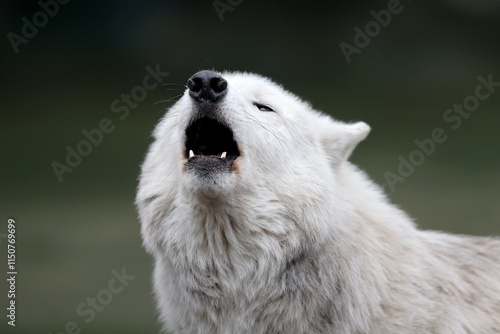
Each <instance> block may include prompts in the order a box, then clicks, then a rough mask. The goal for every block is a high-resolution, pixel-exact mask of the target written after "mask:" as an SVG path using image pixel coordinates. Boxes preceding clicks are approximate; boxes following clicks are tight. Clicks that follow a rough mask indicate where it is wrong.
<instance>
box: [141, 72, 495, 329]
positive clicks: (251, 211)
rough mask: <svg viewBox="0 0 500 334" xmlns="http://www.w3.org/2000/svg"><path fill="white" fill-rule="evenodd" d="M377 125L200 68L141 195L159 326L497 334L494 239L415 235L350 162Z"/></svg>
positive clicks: (250, 78)
mask: <svg viewBox="0 0 500 334" xmlns="http://www.w3.org/2000/svg"><path fill="white" fill-rule="evenodd" d="M369 131H370V127H369V126H368V125H367V124H365V123H363V122H358V123H344V122H340V121H337V120H334V119H332V118H330V117H328V116H326V115H323V114H321V113H319V112H317V111H315V110H314V109H312V107H311V106H310V105H309V104H307V103H305V102H303V101H301V100H300V99H299V98H297V97H296V96H295V95H293V94H291V93H289V92H287V91H285V90H284V89H283V88H281V87H280V86H279V85H277V84H275V83H273V82H272V81H270V80H268V79H266V78H263V77H261V76H258V75H254V74H248V73H216V72H213V71H201V72H198V73H196V74H195V75H193V76H192V77H191V78H190V79H189V80H188V82H187V89H186V92H185V93H184V95H183V96H182V97H181V98H180V100H179V101H178V102H177V103H176V104H175V105H173V107H171V108H170V110H169V111H168V113H167V114H166V115H165V117H164V118H163V119H162V120H161V121H160V123H159V124H158V126H157V127H156V129H155V131H154V139H155V140H154V142H153V144H152V145H151V147H150V149H149V152H148V154H147V157H146V160H145V162H144V164H143V166H142V173H141V177H140V184H139V187H138V192H137V199H136V205H137V208H138V211H139V215H140V219H141V222H142V229H141V231H142V237H143V240H144V245H145V248H146V249H147V251H148V252H149V253H150V254H151V255H153V257H154V260H155V269H154V279H153V282H154V291H155V295H156V299H157V306H158V310H159V314H160V319H161V321H162V323H163V324H164V327H165V330H167V331H170V332H173V333H189V334H192V333H227V334H236V333H238V334H240V333H252V334H258V333H308V334H309V333H336V334H339V333H370V334H377V333H379V334H388V333H398V334H402V333H449V334H459V333H478V334H485V333H500V241H499V240H498V239H494V238H481V237H468V236H455V235H449V234H444V233H439V232H430V231H421V230H418V229H417V228H416V227H415V225H414V223H413V222H412V220H411V219H410V218H409V217H408V216H407V215H406V214H405V213H404V212H402V211H401V210H399V209H398V208H397V207H395V206H394V205H392V204H391V203H389V201H388V200H387V198H386V197H385V195H384V194H383V192H382V191H381V190H380V188H379V187H377V186H376V185H375V184H374V183H372V182H371V181H370V180H369V179H368V178H367V176H366V175H365V174H364V173H363V172H362V171H360V170H359V169H358V168H356V167H355V166H354V165H352V164H351V163H350V162H348V161H347V159H348V158H349V156H350V154H351V152H352V151H353V149H354V148H355V146H356V145H357V144H358V143H359V142H360V141H362V140H363V139H364V138H365V137H366V136H367V135H368V132H369Z"/></svg>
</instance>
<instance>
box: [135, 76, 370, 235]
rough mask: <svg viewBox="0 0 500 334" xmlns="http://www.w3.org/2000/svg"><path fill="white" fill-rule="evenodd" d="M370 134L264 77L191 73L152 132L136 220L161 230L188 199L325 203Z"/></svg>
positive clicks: (214, 203) (259, 203)
mask: <svg viewBox="0 0 500 334" xmlns="http://www.w3.org/2000/svg"><path fill="white" fill-rule="evenodd" d="M369 130H370V128H369V126H368V125H366V124H365V123H363V122H359V123H353V124H347V123H342V122H339V121H336V120H333V119H332V118H330V117H328V116H326V115H323V114H320V113H319V112H316V111H314V110H313V109H312V108H311V106H310V105H309V104H307V103H305V102H303V101H301V100H300V99H299V98H297V97H296V96H295V95H293V94H291V93H289V92H287V91H286V90H284V89H283V88H282V87H280V86H279V85H277V84H275V83H273V82H272V81H270V80H269V79H266V78H264V77H261V76H258V75H254V74H248V73H216V72H213V71H201V72H198V73H196V74H194V75H193V76H192V77H191V78H190V79H189V80H188V83H187V89H186V91H185V93H184V94H183V96H182V97H181V98H180V99H179V101H178V102H177V103H176V104H175V105H173V106H172V107H171V108H170V110H169V111H168V112H167V114H166V115H165V117H164V118H163V119H162V120H161V121H160V123H159V124H158V126H157V127H156V129H155V131H154V139H155V140H154V143H153V144H152V145H151V147H150V150H149V153H148V155H147V157H146V160H145V162H144V164H143V167H142V175H141V179H140V185H139V190H138V194H137V205H138V208H139V214H140V216H141V220H142V221H143V223H146V225H147V224H155V223H154V222H155V221H156V222H157V224H158V226H159V227H158V228H161V224H160V223H159V222H160V221H163V220H165V219H166V218H165V217H166V216H167V215H168V214H169V211H172V210H174V207H175V208H179V207H180V206H181V204H180V202H181V199H184V200H185V199H186V198H189V201H184V202H189V203H191V204H190V205H191V208H192V207H194V206H199V205H205V206H213V207H217V206H219V207H221V206H227V205H228V204H231V203H235V201H236V202H238V201H239V202H238V203H239V204H238V205H240V206H244V205H246V204H245V201H251V202H248V205H253V206H256V207H255V210H254V211H257V213H256V214H257V215H258V211H259V206H260V207H261V206H262V205H267V204H269V203H271V202H273V201H274V202H276V203H280V204H276V205H288V206H289V207H293V206H295V207H300V206H302V205H304V204H305V203H306V202H314V201H317V200H319V198H320V197H321V198H322V199H324V200H325V201H326V200H328V197H329V193H330V192H331V191H334V187H332V184H333V183H334V182H335V173H336V171H337V170H338V169H339V168H341V166H342V164H343V163H344V161H346V160H347V158H348V157H349V155H350V154H351V152H352V150H353V149H354V148H355V146H356V145H357V144H358V143H359V142H360V141H361V140H363V139H364V138H365V137H366V136H367V134H368V132H369ZM249 198H250V199H249ZM186 210H191V209H190V208H189V207H187V208H186ZM283 215H284V216H285V215H287V213H286V212H283ZM297 219H299V218H297ZM143 225H144V224H143ZM143 227H144V226H143ZM143 232H144V231H143Z"/></svg>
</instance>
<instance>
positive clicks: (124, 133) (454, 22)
mask: <svg viewBox="0 0 500 334" xmlns="http://www.w3.org/2000/svg"><path fill="white" fill-rule="evenodd" d="M387 3H388V1H371V2H359V1H356V2H354V1H353V2H349V1H343V2H326V1H325V2H320V1H308V2H307V3H306V2H305V1H302V2H299V1H287V2H284V1H283V2H281V1H274V2H270V1H249V0H244V1H243V2H242V3H241V4H240V5H238V6H236V7H235V8H234V9H233V11H228V12H226V13H224V21H221V20H220V19H219V16H218V15H217V12H216V11H215V9H214V7H213V3H212V1H184V2H181V1H143V2H139V1H136V2H134V1H114V2H104V1H102V2H101V1H85V3H83V2H82V1H76V0H73V1H70V2H69V3H68V4H66V5H61V6H60V8H59V12H58V13H57V15H55V16H54V17H53V18H50V20H49V21H48V23H47V24H46V26H44V27H42V28H40V29H39V31H38V34H37V35H36V36H34V37H33V38H31V39H29V43H28V44H26V45H24V44H22V45H20V46H19V52H18V53H17V54H16V53H15V52H14V51H13V48H12V47H11V45H10V43H9V40H8V39H7V34H8V33H9V32H14V33H16V34H20V33H21V29H22V25H23V22H22V21H21V19H22V17H27V18H28V19H29V20H30V21H32V17H33V15H34V14H35V13H36V12H38V11H40V6H39V5H38V4H37V2H35V1H32V2H22V1H1V2H0V37H1V38H2V42H1V44H0V60H1V65H0V66H1V67H0V110H1V111H0V147H1V163H0V169H1V173H0V175H1V178H0V186H1V188H0V189H1V192H0V210H1V222H0V223H1V224H2V225H1V226H2V227H1V228H0V233H2V235H0V242H1V243H0V247H1V249H2V251H1V260H0V264H1V268H3V269H2V271H4V272H6V271H7V269H6V256H5V254H6V242H5V233H6V225H7V220H8V218H11V217H12V218H15V219H16V222H17V243H16V245H17V247H18V250H17V256H18V262H17V266H18V276H17V292H18V294H17V299H16V301H17V305H18V309H17V312H18V313H17V326H16V327H15V328H11V327H10V326H7V325H6V318H5V311H2V312H1V319H2V321H1V324H0V332H2V333H49V332H50V331H52V333H58V332H60V331H62V330H63V329H64V326H65V324H66V323H67V322H69V321H75V322H77V323H78V324H79V325H80V326H81V329H82V333H156V332H157V331H158V329H159V326H158V325H157V323H156V316H155V311H154V303H153V299H152V296H151V292H150V276H151V268H152V261H151V259H150V258H149V257H148V256H147V255H146V253H145V251H144V250H143V248H142V247H141V239H140V235H139V222H138V220H137V217H136V213H135V209H134V207H133V204H132V203H133V200H134V192H135V187H136V185H137V176H138V173H139V165H140V163H141V161H142V159H143V157H144V154H145V151H146V149H147V147H148V145H149V143H150V142H151V138H150V133H151V131H152V129H153V127H154V125H155V123H156V122H157V120H158V119H159V118H160V117H161V116H162V114H163V113H164V111H165V109H166V108H167V107H168V106H170V105H171V104H172V103H173V102H174V101H175V100H176V98H177V97H178V96H179V94H181V93H182V91H183V90H184V87H185V86H184V85H185V82H186V80H187V78H188V77H189V76H190V75H191V74H193V73H194V72H196V71H198V70H200V69H207V68H215V69H217V70H245V71H252V72H257V73H260V74H263V75H266V76H269V77H271V78H273V79H274V80H275V81H277V82H279V83H282V84H283V85H284V86H285V87H286V88H287V89H289V90H290V91H292V92H294V93H296V94H297V95H299V96H301V97H302V98H304V99H306V100H308V101H310V102H311V103H312V104H313V105H314V106H315V107H316V108H317V109H319V110H323V111H325V112H327V113H330V114H332V115H334V116H335V117H337V118H338V119H341V120H346V121H350V120H363V121H365V122H367V123H369V124H370V125H371V126H372V132H371V134H370V136H369V137H368V139H367V140H366V141H365V142H363V143H362V144H361V145H360V146H359V147H358V149H357V150H356V151H355V153H354V155H353V157H352V160H353V161H354V162H355V163H356V164H358V165H359V166H360V167H361V168H363V169H364V170H366V171H367V172H368V174H369V175H370V176H371V177H372V178H373V179H374V180H375V181H376V182H377V183H379V184H384V183H385V178H384V173H385V172H386V171H391V172H393V173H396V172H397V167H398V164H399V162H398V156H399V155H402V156H404V157H408V155H409V154H410V153H411V152H412V151H413V150H414V149H415V148H416V146H415V144H414V143H413V141H414V140H415V139H424V138H428V137H429V136H430V134H431V131H432V130H433V129H434V128H437V127H441V128H443V129H444V130H445V131H446V134H447V135H448V140H447V141H446V142H445V143H443V144H440V145H438V146H437V148H436V151H435V152H434V154H432V155H431V156H430V157H428V158H427V159H426V160H425V162H424V163H423V164H422V165H421V166H419V167H417V168H416V170H415V172H414V173H413V174H412V175H411V176H410V177H408V178H407V180H406V181H405V182H404V183H400V184H397V186H396V190H395V191H394V192H392V193H391V194H390V197H391V199H392V200H393V201H394V202H395V203H397V204H398V205H399V206H401V207H402V208H403V209H405V210H406V211H408V212H409V214H410V215H411V216H413V217H415V218H416V221H417V223H418V225H419V226H420V227H422V228H432V229H439V230H445V231H450V232H454V233H469V234H479V235H492V234H499V233H500V224H499V220H498V217H500V196H499V195H500V194H499V187H500V172H499V167H500V156H499V151H500V134H499V126H500V115H499V112H500V110H499V107H500V89H498V91H496V92H495V93H493V94H492V95H491V97H490V98H488V99H487V100H485V101H482V102H481V104H480V106H479V108H478V110H477V111H475V112H474V113H473V114H472V115H471V117H470V118H468V119H466V120H464V122H463V123H462V125H461V127H460V128H458V129H457V130H455V131H453V130H451V129H450V127H449V124H446V123H445V122H444V121H443V119H442V116H443V113H444V112H445V110H446V109H448V108H450V107H451V106H452V105H453V104H454V103H462V101H463V100H464V98H465V97H467V96H468V95H471V94H473V93H474V89H475V88H476V86H477V84H478V81H477V77H478V76H480V75H482V76H484V77H487V76H488V75H489V74H493V78H494V80H496V81H500V38H498V34H499V32H500V1H498V0H491V1H487V0H479V1H475V0H470V1H452V0H448V1H437V0H436V1H423V0H420V1H411V2H410V1H407V0H402V1H401V5H400V6H402V8H403V9H402V11H401V13H399V14H397V15H393V16H392V19H391V22H390V24H389V25H387V27H385V28H382V29H381V31H380V33H379V34H378V35H377V36H376V37H374V38H373V39H372V40H371V42H370V44H369V45H368V46H367V47H366V48H364V49H362V51H361V52H360V53H359V54H354V55H353V56H352V62H351V63H350V64H348V63H347V62H346V59H345V58H344V56H343V55H342V52H341V50H340V47H339V44H340V43H341V42H346V43H350V44H352V43H353V39H354V35H355V31H354V30H353V29H354V27H356V26H358V27H360V28H362V29H363V27H364V25H365V24H366V23H367V22H369V21H371V20H373V18H372V16H371V15H370V11H371V10H375V11H379V10H382V9H385V8H387ZM157 64H160V68H161V69H162V70H163V71H165V72H169V73H170V75H169V76H168V78H167V79H166V83H167V85H163V86H161V87H158V88H157V89H155V90H153V91H151V92H149V93H148V96H147V98H146V99H145V100H144V101H142V102H140V103H139V105H138V107H137V108H135V109H132V110H131V113H130V115H129V116H128V117H127V118H126V119H124V120H120V119H119V118H118V117H117V116H118V115H117V114H115V113H113V112H112V110H111V103H112V102H113V101H114V100H115V99H117V98H120V95H121V94H123V93H124V94H128V93H130V91H131V89H132V88H134V87H135V86H137V85H141V84H142V79H143V77H144V76H145V74H146V70H145V67H146V66H151V67H155V66H156V65H157ZM103 118H109V119H111V120H112V121H113V124H114V125H115V129H114V131H113V132H112V133H110V134H107V135H105V136H104V139H103V142H102V143H101V144H100V145H99V146H97V147H94V149H93V151H92V153H91V154H90V155H89V156H88V157H85V158H84V159H83V162H82V163H81V164H80V165H79V166H78V167H76V168H75V169H74V171H73V172H72V173H71V174H64V176H63V178H64V179H63V182H59V181H58V179H57V178H56V176H55V173H54V171H53V169H52V167H51V163H52V162H53V161H59V162H64V159H65V156H66V150H65V147H66V146H67V145H69V146H71V147H73V148H75V146H76V145H77V144H78V142H80V141H81V140H82V139H84V137H83V135H82V133H81V131H82V130H83V129H87V130H91V129H93V128H96V127H97V126H98V124H99V122H100V120H101V119H103ZM318 177H320V176H318ZM123 267H125V268H126V272H127V274H129V275H133V276H135V279H134V280H133V281H131V282H130V283H129V285H128V286H127V287H125V289H124V290H123V291H122V292H121V293H119V294H116V295H114V296H113V300H112V302H111V303H109V305H106V306H105V307H104V309H103V310H102V312H100V313H97V314H96V317H95V319H94V320H93V321H92V322H90V323H88V324H87V323H85V321H84V319H85V318H83V317H80V316H79V315H77V314H76V307H77V306H78V305H79V304H80V303H82V302H85V300H86V298H87V297H95V296H96V294H97V293H98V292H99V291H100V290H101V289H104V288H106V287H107V285H108V282H109V280H110V279H111V277H112V274H111V270H113V269H116V270H118V271H120V270H121V268H123ZM2 281H3V282H4V283H5V280H4V279H2ZM4 283H2V284H1V285H0V286H1V287H2V288H1V290H2V291H0V296H1V297H0V300H1V305H2V310H5V307H6V303H7V298H6V294H7V293H6V285H5V284H4Z"/></svg>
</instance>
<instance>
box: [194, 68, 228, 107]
mask: <svg viewBox="0 0 500 334" xmlns="http://www.w3.org/2000/svg"><path fill="white" fill-rule="evenodd" d="M187 86H188V88H189V95H190V96H191V97H192V98H193V99H195V100H197V101H200V102H201V101H204V102H217V101H218V100H220V99H221V98H222V97H224V96H225V95H226V93H227V81H226V80H224V78H223V77H221V76H220V75H219V74H217V73H215V72H213V71H200V72H198V73H196V74H194V75H193V76H192V77H191V78H189V80H188V82H187Z"/></svg>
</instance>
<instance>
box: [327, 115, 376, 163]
mask: <svg viewBox="0 0 500 334" xmlns="http://www.w3.org/2000/svg"><path fill="white" fill-rule="evenodd" d="M370 130H371V128H370V126H369V125H368V124H366V123H365V122H357V123H351V124H348V123H343V122H339V121H333V122H332V120H331V119H329V120H328V121H327V122H322V125H320V135H321V142H322V144H323V146H324V148H325V151H326V153H327V154H328V157H329V158H330V160H331V161H332V165H334V166H338V165H340V164H341V163H342V162H343V161H345V160H347V159H348V158H349V156H350V155H351V153H352V151H353V150H354V149H355V148H356V146H357V145H358V144H359V143H360V142H361V141H362V140H363V139H365V138H366V136H368V133H369V132H370Z"/></svg>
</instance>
